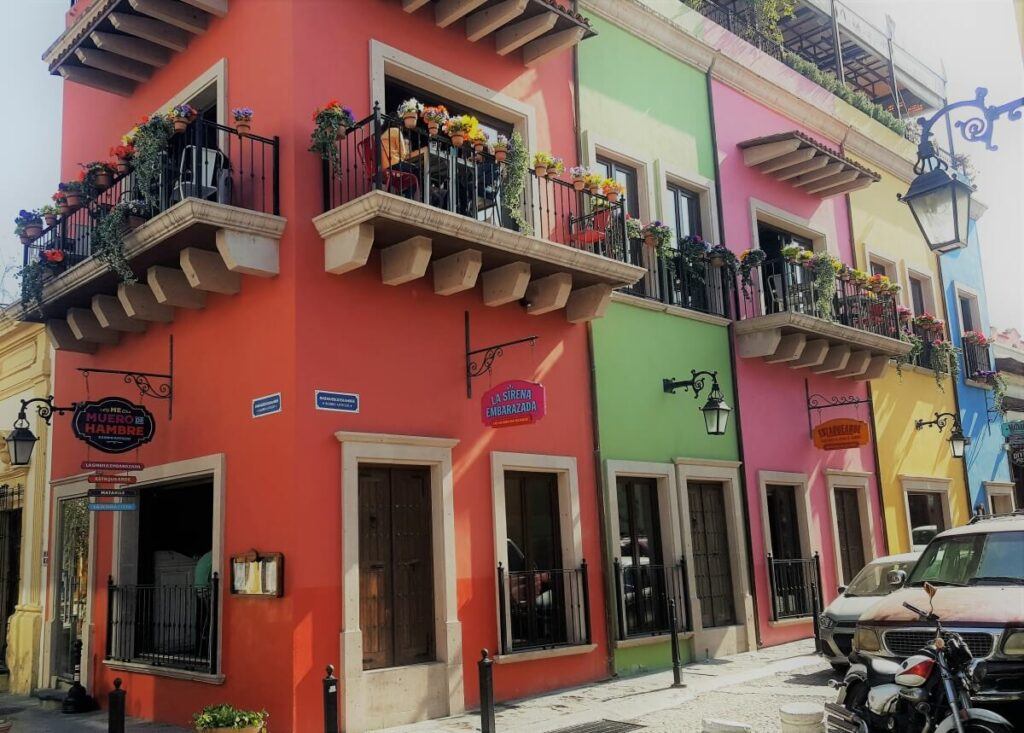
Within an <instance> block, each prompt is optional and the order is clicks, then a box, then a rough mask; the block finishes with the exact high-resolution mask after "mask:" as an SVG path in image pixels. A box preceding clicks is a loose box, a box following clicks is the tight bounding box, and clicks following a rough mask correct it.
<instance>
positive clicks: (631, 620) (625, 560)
mask: <svg viewBox="0 0 1024 733" xmlns="http://www.w3.org/2000/svg"><path fill="white" fill-rule="evenodd" d="M616 491H617V494H618V509H619V548H620V558H619V564H620V567H621V571H622V575H621V578H620V582H621V586H620V592H621V594H622V603H623V609H624V611H625V619H624V621H625V627H626V629H625V630H626V634H627V636H629V635H634V634H644V633H646V634H653V633H661V632H665V631H668V630H669V623H668V616H667V613H666V611H667V608H668V597H669V595H668V594H669V593H670V585H671V584H672V583H673V582H675V581H676V578H675V577H674V574H673V572H672V570H671V569H670V568H668V567H666V566H665V565H663V564H662V551H661V527H660V522H659V517H658V480H657V479H654V478H635V477H631V476H620V477H618V479H617V480H616ZM677 587H678V585H677Z"/></svg>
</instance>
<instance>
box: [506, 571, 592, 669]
mask: <svg viewBox="0 0 1024 733" xmlns="http://www.w3.org/2000/svg"><path fill="white" fill-rule="evenodd" d="M587 577H588V576H587V563H586V561H585V560H584V561H583V564H582V565H580V567H578V568H568V569H552V570H515V571H511V572H509V571H507V570H506V569H505V568H504V567H503V566H502V565H501V564H500V563H499V564H498V610H499V618H500V632H501V638H500V640H499V645H500V648H501V653H502V654H510V653H514V652H522V651H529V650H534V649H551V648H555V647H561V646H576V645H579V644H589V643H590V639H591V634H590V594H589V592H588V588H589V586H588V583H587Z"/></svg>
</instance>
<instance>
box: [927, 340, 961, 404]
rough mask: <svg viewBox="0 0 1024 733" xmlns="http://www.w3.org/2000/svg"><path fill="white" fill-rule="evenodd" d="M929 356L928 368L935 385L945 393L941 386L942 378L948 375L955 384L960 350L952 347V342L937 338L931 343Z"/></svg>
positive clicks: (958, 372) (958, 370)
mask: <svg viewBox="0 0 1024 733" xmlns="http://www.w3.org/2000/svg"><path fill="white" fill-rule="evenodd" d="M930 356H931V358H930V361H931V364H930V366H931V368H932V372H933V373H934V374H935V384H936V385H937V386H938V388H939V390H940V391H942V392H945V391H946V389H945V387H943V386H942V378H943V377H944V376H945V375H946V374H948V375H949V376H950V377H951V378H952V379H953V383H954V384H955V383H956V380H957V377H958V376H959V375H960V359H959V356H960V349H958V348H956V347H955V346H953V343H952V342H950V341H947V340H946V339H944V338H942V337H941V336H939V337H938V338H937V339H935V340H934V341H932V348H931V354H930Z"/></svg>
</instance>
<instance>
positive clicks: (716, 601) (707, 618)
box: [687, 483, 736, 628]
mask: <svg viewBox="0 0 1024 733" xmlns="http://www.w3.org/2000/svg"><path fill="white" fill-rule="evenodd" d="M687 490H688V494H689V504H690V540H691V544H692V545H693V575H694V580H695V582H696V591H697V597H698V598H699V599H700V611H701V623H702V624H703V625H704V628H712V627H715V626H731V625H732V624H734V623H736V605H735V596H734V595H733V587H732V563H731V562H730V558H729V532H728V524H727V520H726V514H725V495H724V488H723V487H722V485H721V484H716V483H690V484H688V485H687Z"/></svg>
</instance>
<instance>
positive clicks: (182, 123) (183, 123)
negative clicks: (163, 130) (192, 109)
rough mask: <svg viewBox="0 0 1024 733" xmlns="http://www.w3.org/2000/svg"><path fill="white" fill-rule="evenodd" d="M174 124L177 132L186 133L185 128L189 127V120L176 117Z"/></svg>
mask: <svg viewBox="0 0 1024 733" xmlns="http://www.w3.org/2000/svg"><path fill="white" fill-rule="evenodd" d="M173 122H174V131H175V132H185V128H186V127H188V120H187V119H185V118H184V117H175V118H174V120H173Z"/></svg>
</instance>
